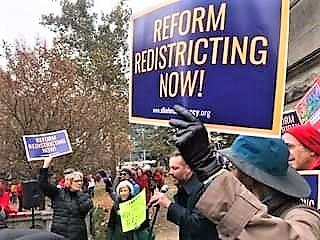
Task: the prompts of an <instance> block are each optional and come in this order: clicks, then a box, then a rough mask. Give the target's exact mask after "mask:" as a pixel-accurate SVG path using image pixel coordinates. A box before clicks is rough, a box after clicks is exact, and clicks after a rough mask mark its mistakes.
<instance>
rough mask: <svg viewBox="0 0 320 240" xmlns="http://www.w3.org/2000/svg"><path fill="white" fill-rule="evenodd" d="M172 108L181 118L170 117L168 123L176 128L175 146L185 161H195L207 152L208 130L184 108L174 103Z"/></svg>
mask: <svg viewBox="0 0 320 240" xmlns="http://www.w3.org/2000/svg"><path fill="white" fill-rule="evenodd" d="M173 108H174V110H175V111H176V112H177V114H178V116H180V117H181V118H182V119H181V120H180V119H170V121H169V124H170V125H171V126H172V127H175V128H177V129H178V131H177V132H176V142H175V144H176V147H177V148H178V149H179V151H180V152H181V154H182V156H183V158H184V160H185V161H186V162H187V163H192V162H194V161H197V160H198V159H199V158H201V157H203V156H205V155H207V154H208V152H209V139H208V132H207V130H206V128H205V127H204V126H203V124H202V123H201V122H200V121H199V120H198V119H197V118H196V117H195V116H193V115H192V113H191V112H189V111H188V110H187V109H186V108H184V107H182V106H180V105H175V106H174V107H173Z"/></svg>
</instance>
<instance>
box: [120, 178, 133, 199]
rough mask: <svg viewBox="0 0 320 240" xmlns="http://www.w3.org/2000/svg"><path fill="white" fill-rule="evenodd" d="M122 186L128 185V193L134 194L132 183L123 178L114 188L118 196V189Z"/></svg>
mask: <svg viewBox="0 0 320 240" xmlns="http://www.w3.org/2000/svg"><path fill="white" fill-rule="evenodd" d="M124 187H128V188H129V190H130V194H131V195H132V196H133V195H134V190H133V185H132V183H131V182H130V181H128V180H123V181H121V182H119V184H118V186H117V189H116V192H117V195H118V196H119V195H120V189H121V188H124Z"/></svg>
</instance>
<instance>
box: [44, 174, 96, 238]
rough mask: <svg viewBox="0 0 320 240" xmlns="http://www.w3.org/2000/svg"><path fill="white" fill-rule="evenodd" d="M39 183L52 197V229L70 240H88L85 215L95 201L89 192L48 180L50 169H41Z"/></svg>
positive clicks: (47, 194) (45, 192) (46, 193)
mask: <svg viewBox="0 0 320 240" xmlns="http://www.w3.org/2000/svg"><path fill="white" fill-rule="evenodd" d="M39 183H40V187H41V189H42V191H43V192H44V194H45V195H46V196H48V197H50V198H51V200H52V208H53V220H52V227H51V231H52V232H54V233H57V234H60V235H62V236H64V237H65V238H67V239H68V240H87V239H88V236H87V226H86V223H85V217H86V215H87V213H88V212H89V211H90V209H91V208H92V207H93V203H92V201H91V199H90V197H89V195H88V194H86V193H83V192H70V191H69V190H68V189H65V188H61V189H59V188H57V187H56V186H55V185H52V184H50V183H49V182H48V169H47V168H41V169H40V178H39Z"/></svg>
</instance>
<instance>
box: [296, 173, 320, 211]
mask: <svg viewBox="0 0 320 240" xmlns="http://www.w3.org/2000/svg"><path fill="white" fill-rule="evenodd" d="M299 173H300V174H301V175H302V176H303V177H304V179H305V180H306V181H307V182H308V183H309V186H310V188H311V194H310V196H309V198H304V199H302V201H303V203H305V204H306V205H308V206H310V207H314V208H316V209H319V207H320V206H319V200H320V191H319V179H320V170H305V171H299Z"/></svg>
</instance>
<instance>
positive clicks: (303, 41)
mask: <svg viewBox="0 0 320 240" xmlns="http://www.w3.org/2000/svg"><path fill="white" fill-rule="evenodd" d="M289 31H290V32H289V49H288V68H287V82H286V97H285V109H286V110H289V109H292V108H294V106H295V104H296V103H297V101H298V100H299V99H300V98H301V97H303V96H304V94H305V93H306V92H307V90H308V89H309V88H310V87H311V86H312V85H313V83H314V81H315V80H316V79H317V78H319V77H320V0H290V26H289Z"/></svg>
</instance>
